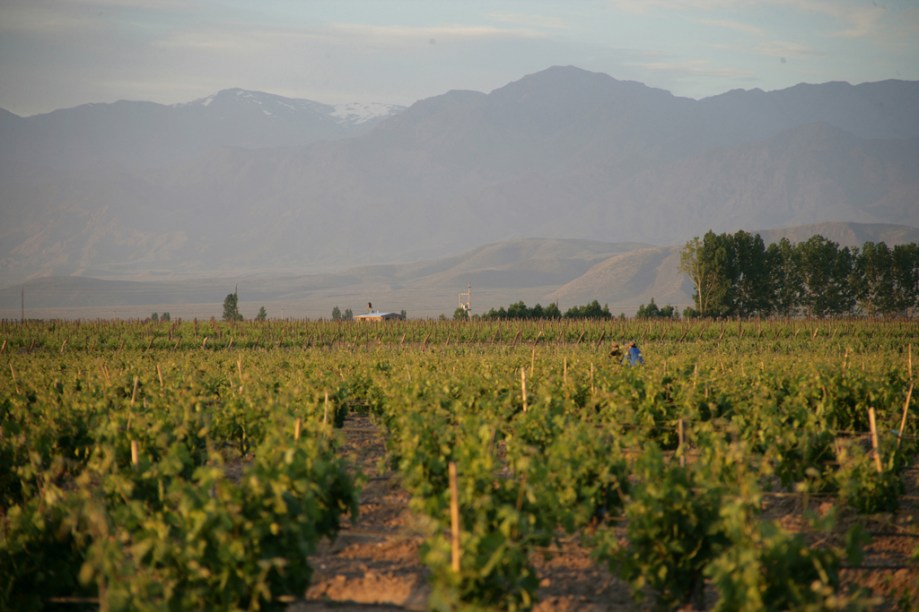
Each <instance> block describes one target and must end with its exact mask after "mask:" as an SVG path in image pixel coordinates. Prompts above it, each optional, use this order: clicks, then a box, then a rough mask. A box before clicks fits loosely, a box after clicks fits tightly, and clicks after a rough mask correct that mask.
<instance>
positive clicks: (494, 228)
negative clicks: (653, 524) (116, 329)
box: [0, 67, 919, 285]
mask: <svg viewBox="0 0 919 612" xmlns="http://www.w3.org/2000/svg"><path fill="white" fill-rule="evenodd" d="M917 100H919V83H915V82H906V81H885V82H882V83H874V84H863V85H856V86H852V85H847V84H841V83H829V84H824V85H799V86H796V87H792V88H789V89H787V90H782V91H779V92H761V91H756V90H754V91H747V92H743V91H735V92H728V93H726V94H723V95H721V96H715V97H713V98H706V99H703V100H692V99H688V98H679V97H676V96H673V95H672V94H670V93H669V92H666V91H663V90H659V89H654V88H651V87H647V86H645V85H642V84H641V83H636V82H628V81H618V80H616V79H614V78H612V77H610V76H607V75H602V74H597V73H590V72H586V71H583V70H580V69H577V68H572V67H554V68H550V69H548V70H545V71H542V72H539V73H536V74H532V75H528V76H526V77H523V78H522V79H520V80H518V81H515V82H513V83H509V84H508V85H506V86H504V87H501V88H499V89H496V90H495V91H493V92H491V93H488V94H485V93H480V92H468V91H451V92H447V93H445V94H443V95H441V96H435V97H433V98H429V99H426V100H421V101H419V102H417V103H416V104H414V105H412V106H411V107H409V108H407V109H404V110H402V111H401V112H398V113H396V114H393V115H391V116H389V117H388V118H385V119H381V120H378V121H377V122H376V123H375V124H374V125H367V124H360V125H362V126H364V127H363V129H364V130H365V131H364V132H361V133H352V135H351V136H350V137H347V138H344V137H341V132H340V130H341V129H342V125H341V123H340V122H339V118H336V115H335V113H337V112H339V111H335V112H332V111H330V109H332V107H330V106H328V105H322V104H319V103H314V102H308V101H298V102H296V103H294V102H292V101H290V100H288V99H285V98H282V97H280V96H271V95H269V94H255V93H253V92H244V91H242V90H227V91H224V92H220V93H219V94H217V95H215V96H212V97H209V98H204V99H201V100H198V101H195V102H192V103H188V104H187V105H184V106H182V105H180V106H182V108H181V109H180V108H175V107H172V108H171V107H164V106H162V105H156V104H152V103H114V104H110V105H89V106H87V107H85V108H84V107H78V108H77V109H68V110H65V111H55V112H54V113H49V114H47V115H44V116H37V117H32V118H16V117H15V116H12V119H11V117H10V116H9V114H6V115H4V114H2V113H0V135H2V136H7V135H9V133H10V131H11V130H12V132H14V133H15V134H14V136H16V138H18V139H19V140H17V139H16V138H13V139H12V140H8V139H7V138H3V139H2V140H0V142H2V144H0V160H2V164H0V198H2V201H3V202H4V207H3V210H2V211H0V214H2V217H0V284H11V283H15V282H19V281H21V280H22V279H24V278H28V277H34V276H41V275H72V274H83V275H92V276H98V277H116V276H117V277H120V278H126V277H130V276H132V275H148V276H149V275H151V274H154V275H155V274H162V275H167V274H175V275H184V276H188V275H196V276H207V275H211V276H215V275H216V276H225V275H236V274H241V273H242V274H247V273H253V272H263V273H268V274H276V273H277V272H276V271H278V270H298V269H299V270H303V271H305V272H314V271H322V270H332V269H339V270H340V269H342V268H344V267H351V268H353V267H355V266H359V265H367V264H375V263H393V262H411V261H418V260H422V261H430V260H433V259H439V258H442V257H443V256H449V255H455V254H457V253H463V252H466V251H468V250H469V249H470V248H474V247H477V246H480V245H486V244H491V243H499V242H505V241H508V240H511V239H522V238H526V237H529V236H548V237H554V238H559V239H582V240H595V241H600V242H604V243H620V242H636V243H645V244H657V245H667V244H676V243H680V242H682V241H685V240H686V239H688V238H689V237H691V236H692V235H696V234H701V233H704V232H705V231H706V230H708V229H713V230H715V231H717V232H723V231H735V230H736V229H737V228H742V227H760V228H771V227H782V226H789V225H796V224H803V223H818V222H824V221H847V222H860V223H899V224H903V225H909V226H919V206H917V205H916V202H917V201H919V118H917V113H915V110H914V109H915V108H916V107H917V105H916V101H917ZM221 109H223V110H221ZM179 110H182V112H186V113H187V116H188V117H192V116H194V117H199V119H196V120H194V121H192V122H191V124H190V125H193V126H194V127H193V128H189V130H188V131H187V132H184V131H183V132H182V133H181V134H178V133H175V132H171V131H170V130H169V129H165V128H157V130H153V132H155V133H152V132H151V129H150V126H162V125H163V123H162V115H163V114H168V113H170V112H178V111H179ZM135 111H136V112H137V113H139V115H138V116H141V117H142V118H143V119H142V120H140V121H139V122H138V121H134V120H133V119H131V117H134V116H135V115H134V114H133V113H134V112H135ZM218 111H219V112H218ZM266 111H267V113H268V114H266ZM314 111H315V112H314ZM317 113H318V114H317ZM330 113H331V114H330ZM288 116H296V117H299V119H297V121H300V122H301V124H302V125H301V124H296V123H291V122H290V121H287V120H285V119H284V117H288ZM205 117H209V118H205ZM228 117H229V118H230V119H228ZM317 117H321V118H322V119H321V121H320V124H321V125H320V128H316V129H315V130H313V131H311V132H309V133H310V134H312V136H309V137H308V138H307V137H306V136H302V134H303V133H305V132H306V131H309V130H307V127H306V126H309V125H313V124H312V123H311V122H312V121H314V120H317V121H318V119H317ZM71 119H73V123H69V121H70V120H71ZM815 119H816V121H815ZM23 122H25V123H28V124H29V129H30V130H32V132H28V131H26V132H21V131H20V132H17V130H19V129H20V128H21V127H22V125H23ZM103 124H104V125H116V126H121V127H119V129H118V130H115V131H114V132H112V131H111V130H106V129H102V128H100V126H101V125H103ZM215 125H223V126H226V125H232V129H231V130H228V131H227V132H226V133H224V132H221V131H220V130H217V129H216V128H214V129H215V130H216V131H214V132H209V131H208V130H211V128H212V127H213V126H215ZM292 125H294V126H296V125H300V127H299V128H297V129H294V128H292V127H291V126H292ZM209 126H210V127H209ZM270 126H286V127H284V128H283V129H276V128H274V127H270ZM173 127H175V126H173ZM122 128H123V129H122ZM298 129H300V130H301V131H299V132H298V131H297V130H298ZM310 129H312V128H310ZM196 130H197V131H196ZM322 130H329V131H327V132H322ZM281 132H283V134H281ZM320 133H323V134H326V135H328V134H332V136H330V137H326V138H320V137H319V136H317V134H320ZM29 134H32V135H33V136H29ZM201 134H205V135H208V134H210V135H209V136H207V137H204V136H202V135H201ZM892 135H894V136H895V137H893V136H892ZM27 136H28V138H27ZM218 136H219V138H218ZM281 136H283V137H284V138H287V140H285V141H283V146H278V144H277V143H278V141H277V140H272V139H276V138H281ZM215 139H216V140H215ZM218 141H219V143H220V145H221V146H220V147H219V148H214V146H213V145H214V143H215V142H218ZM272 143H274V144H272ZM151 165H155V166H156V169H155V170H149V169H146V170H143V171H141V170H140V168H149V167H150V166H151ZM566 265H567V264H566ZM557 266H558V271H559V275H558V276H557V277H555V280H558V279H560V278H561V276H562V275H563V274H562V271H563V270H567V269H566V268H565V265H563V263H562V262H561V261H560V262H558V263H557ZM579 266H580V264H578V265H576V266H574V268H571V270H574V269H575V268H577V269H578V270H579V269H580V267H579ZM272 271H275V272H272ZM521 273H522V272H521ZM567 273H568V272H567V271H565V272H564V274H567ZM492 277H493V278H494V281H493V282H494V284H496V285H497V284H500V283H502V282H511V280H507V277H505V276H502V274H500V273H498V272H494V273H492ZM553 282H554V281H553Z"/></svg>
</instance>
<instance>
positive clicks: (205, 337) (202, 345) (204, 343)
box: [201, 336, 207, 348]
mask: <svg viewBox="0 0 919 612" xmlns="http://www.w3.org/2000/svg"><path fill="white" fill-rule="evenodd" d="M206 346H207V336H204V342H202V343H201V348H204V347H206Z"/></svg>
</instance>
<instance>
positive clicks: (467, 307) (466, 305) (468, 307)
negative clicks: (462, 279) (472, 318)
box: [459, 283, 472, 315]
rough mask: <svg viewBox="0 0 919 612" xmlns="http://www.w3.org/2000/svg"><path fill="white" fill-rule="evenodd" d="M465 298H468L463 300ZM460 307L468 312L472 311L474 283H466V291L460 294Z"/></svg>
mask: <svg viewBox="0 0 919 612" xmlns="http://www.w3.org/2000/svg"><path fill="white" fill-rule="evenodd" d="M463 298H466V300H465V301H463ZM459 307H460V308H462V309H463V310H465V311H466V314H467V315H468V314H469V313H471V312H472V283H469V284H468V285H466V291H463V292H462V293H460V294H459Z"/></svg>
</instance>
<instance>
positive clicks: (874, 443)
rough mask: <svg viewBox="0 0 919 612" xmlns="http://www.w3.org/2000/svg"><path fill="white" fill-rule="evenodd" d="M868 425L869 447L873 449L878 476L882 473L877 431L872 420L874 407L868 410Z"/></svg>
mask: <svg viewBox="0 0 919 612" xmlns="http://www.w3.org/2000/svg"><path fill="white" fill-rule="evenodd" d="M868 423H869V424H870V425H871V447H872V448H873V449H874V466H875V467H876V468H877V470H878V474H880V473H882V472H883V471H884V468H883V466H881V455H880V452H879V450H878V429H877V425H876V424H875V420H874V406H871V407H870V408H868Z"/></svg>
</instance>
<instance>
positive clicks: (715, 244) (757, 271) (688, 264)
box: [680, 231, 919, 318]
mask: <svg viewBox="0 0 919 612" xmlns="http://www.w3.org/2000/svg"><path fill="white" fill-rule="evenodd" d="M680 270H681V271H683V272H685V273H686V274H687V275H688V276H689V278H690V279H691V280H692V283H693V296H692V297H693V301H694V306H693V307H692V308H688V309H686V310H685V311H684V315H685V316H702V317H742V318H743V317H754V316H800V315H803V316H808V317H829V316H842V315H857V314H865V315H868V316H912V314H913V313H914V311H915V310H916V308H917V306H919V244H916V243H910V244H902V245H896V246H894V247H893V248H891V247H888V246H887V245H886V244H885V243H884V242H877V243H874V242H866V243H864V245H862V247H861V248H858V247H853V248H849V247H840V246H839V244H837V243H836V242H833V241H832V240H828V239H827V238H824V237H823V236H820V235H815V236H812V237H811V238H810V239H808V240H806V241H804V242H799V243H796V244H792V243H791V241H789V240H788V239H787V238H782V239H781V240H780V241H779V242H776V243H772V244H770V245H769V246H766V245H765V244H764V243H763V239H762V238H761V237H760V236H759V234H755V235H753V234H750V233H748V232H744V231H739V232H736V233H734V234H715V233H714V232H711V231H709V232H708V233H706V234H705V235H704V236H703V237H702V238H699V237H696V238H693V239H692V240H690V241H689V242H687V243H686V244H685V245H684V247H683V249H682V251H681V253H680Z"/></svg>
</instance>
